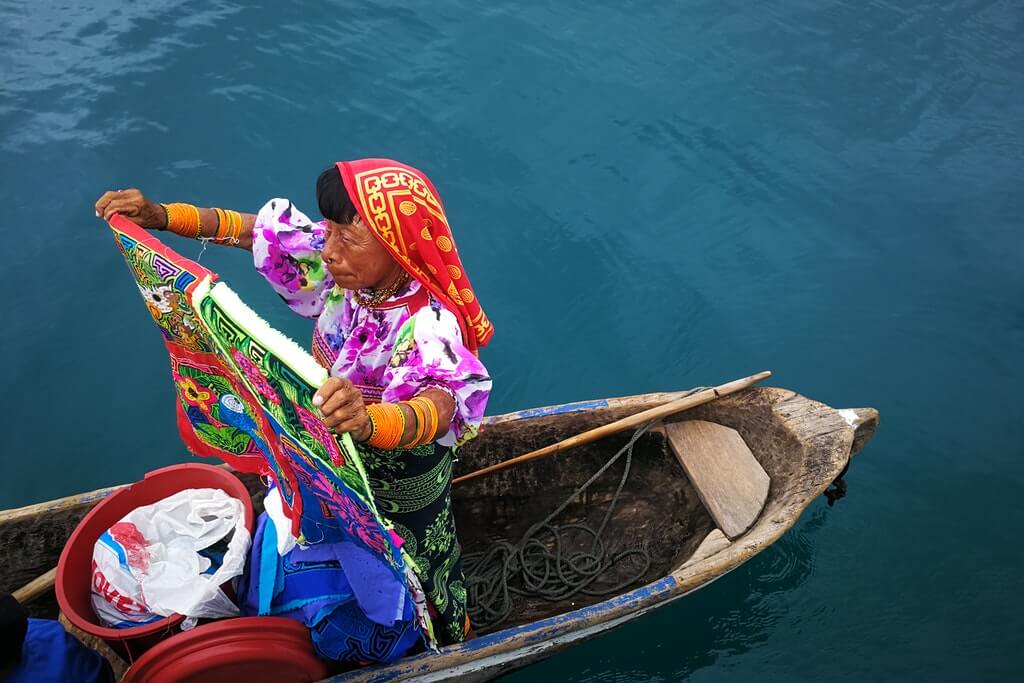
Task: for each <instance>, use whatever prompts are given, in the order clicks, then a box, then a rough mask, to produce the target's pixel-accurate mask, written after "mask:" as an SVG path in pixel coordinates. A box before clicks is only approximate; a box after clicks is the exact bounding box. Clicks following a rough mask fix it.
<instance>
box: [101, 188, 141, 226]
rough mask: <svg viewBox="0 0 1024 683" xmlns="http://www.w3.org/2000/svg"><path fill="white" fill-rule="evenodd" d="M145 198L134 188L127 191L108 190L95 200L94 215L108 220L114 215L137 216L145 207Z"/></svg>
mask: <svg viewBox="0 0 1024 683" xmlns="http://www.w3.org/2000/svg"><path fill="white" fill-rule="evenodd" d="M145 203H146V198H145V197H144V196H143V194H142V192H141V191H140V190H138V189H136V188H134V187H132V188H129V189H127V190H109V191H107V192H104V193H103V195H102V196H100V198H99V199H98V200H96V215H97V216H102V217H103V220H110V217H111V216H113V215H114V214H115V213H120V214H122V215H124V216H129V217H131V216H138V215H139V213H140V212H141V211H142V208H143V206H145Z"/></svg>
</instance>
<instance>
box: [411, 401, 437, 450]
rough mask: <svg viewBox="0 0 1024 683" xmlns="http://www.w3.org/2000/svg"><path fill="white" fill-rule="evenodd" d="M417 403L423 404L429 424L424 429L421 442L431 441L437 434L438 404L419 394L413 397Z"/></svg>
mask: <svg viewBox="0 0 1024 683" xmlns="http://www.w3.org/2000/svg"><path fill="white" fill-rule="evenodd" d="M413 401H415V402H416V403H418V404H420V406H422V407H423V408H424V409H425V411H426V413H427V424H428V427H427V428H426V429H424V430H423V436H422V440H421V441H420V443H430V442H431V441H433V440H434V437H435V436H437V406H436V405H434V402H433V401H431V400H430V399H429V398H427V397H426V396H417V397H416V398H414V399H413Z"/></svg>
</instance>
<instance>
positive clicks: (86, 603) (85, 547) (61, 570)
mask: <svg viewBox="0 0 1024 683" xmlns="http://www.w3.org/2000/svg"><path fill="white" fill-rule="evenodd" d="M200 488H202V489H220V490H222V491H224V492H225V493H227V494H228V495H229V496H231V497H233V498H237V499H238V500H240V501H242V505H243V507H244V508H245V526H246V527H247V528H248V529H249V533H252V529H253V513H252V499H251V498H250V497H249V491H248V489H246V488H245V484H243V483H242V482H241V481H240V480H239V479H238V477H236V476H235V475H233V474H232V473H231V472H230V471H228V470H226V469H223V468H220V467H214V466H212V465H202V464H199V463H189V464H185V465H172V466H170V467H164V468H162V469H159V470H154V471H153V472H150V473H148V474H147V475H146V476H145V477H144V478H143V479H142V480H141V481H139V482H136V483H134V484H129V485H128V486H125V487H124V488H123V489H120V490H119V491H117V492H115V493H113V494H111V495H110V496H109V497H107V499H106V500H104V501H103V502H101V503H100V504H99V505H97V506H96V507H94V508H93V509H92V510H91V511H90V512H89V514H87V515H86V516H85V517H84V518H83V519H82V521H81V522H79V523H78V526H77V527H75V530H74V532H72V534H71V537H70V538H69V539H68V542H67V543H66V544H65V545H64V550H63V552H61V554H60V561H59V562H58V563H57V579H56V584H55V590H56V593H57V603H58V604H59V605H60V610H61V612H63V613H64V616H66V617H67V618H68V621H70V622H71V623H72V624H74V625H75V626H76V627H78V628H80V629H81V630H83V631H85V632H86V633H88V634H89V635H92V636H96V637H99V638H102V639H103V640H105V641H106V642H107V644H109V645H110V646H111V647H112V648H113V649H114V651H115V652H117V653H118V654H119V655H121V656H122V657H123V658H124V659H125V660H126V661H128V662H132V661H134V660H135V659H136V658H138V657H139V655H141V654H142V653H143V652H145V651H146V650H148V649H149V648H150V647H152V646H153V645H155V644H156V643H158V642H159V641H161V640H163V639H164V638H166V637H168V636H170V635H172V634H174V633H178V632H179V631H180V628H179V626H180V624H181V622H182V621H183V620H184V617H183V616H182V615H180V614H175V615H172V616H169V617H166V618H164V619H160V620H159V621H154V622H153V623H151V624H144V625H142V626H133V627H131V628H110V627H108V626H104V625H103V624H102V623H101V622H100V620H99V618H98V617H97V616H96V613H95V612H94V611H93V609H92V602H91V596H92V555H93V548H94V546H95V545H96V541H97V540H98V539H99V537H100V535H102V534H103V532H105V531H106V530H107V529H109V528H110V527H111V526H113V525H114V524H116V523H117V522H119V521H120V520H121V518H122V517H124V516H125V515H127V514H128V513H129V512H131V511H132V510H134V509H136V508H139V507H142V506H144V505H150V504H152V503H156V502H158V501H160V500H163V499H164V498H167V497H168V496H171V495H174V494H175V493H178V492H179V491H184V490H185V489H200Z"/></svg>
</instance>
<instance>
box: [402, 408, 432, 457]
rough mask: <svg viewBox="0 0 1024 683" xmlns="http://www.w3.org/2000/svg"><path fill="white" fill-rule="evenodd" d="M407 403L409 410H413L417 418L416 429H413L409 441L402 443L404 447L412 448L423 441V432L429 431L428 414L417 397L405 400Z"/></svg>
mask: <svg viewBox="0 0 1024 683" xmlns="http://www.w3.org/2000/svg"><path fill="white" fill-rule="evenodd" d="M405 405H407V406H409V410H411V411H412V414H413V416H414V417H415V418H416V429H414V430H413V434H412V438H411V439H410V440H409V441H408V442H407V443H404V444H402V448H412V447H413V446H419V445H420V444H422V443H423V434H424V432H426V431H427V415H426V411H425V410H424V408H423V406H421V405H420V404H419V402H418V401H416V399H413V400H411V401H405Z"/></svg>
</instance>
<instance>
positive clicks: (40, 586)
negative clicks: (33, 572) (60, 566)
mask: <svg viewBox="0 0 1024 683" xmlns="http://www.w3.org/2000/svg"><path fill="white" fill-rule="evenodd" d="M56 580H57V568H56V567H54V568H53V569H51V570H50V571H48V572H46V573H45V574H42V575H40V576H37V577H36V578H34V579H32V580H31V581H29V582H28V583H26V584H25V585H24V586H22V587H21V588H19V589H18V590H16V591H14V593H12V594H11V595H13V596H14V599H15V600H17V601H18V602H20V603H21V604H23V605H24V604H25V603H26V602H31V601H33V600H35V599H36V598H38V597H39V596H40V595H42V594H43V593H45V592H46V591H48V590H50V589H51V588H53V584H54V583H55V582H56Z"/></svg>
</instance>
